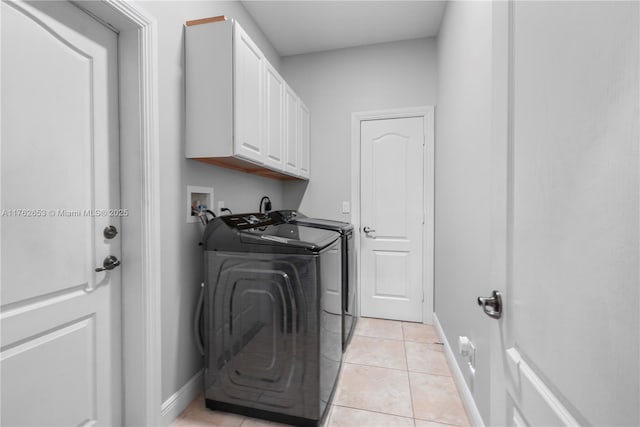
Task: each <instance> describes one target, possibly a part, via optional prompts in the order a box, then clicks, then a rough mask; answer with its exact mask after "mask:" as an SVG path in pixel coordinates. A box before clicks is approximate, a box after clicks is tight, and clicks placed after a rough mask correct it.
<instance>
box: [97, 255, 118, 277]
mask: <svg viewBox="0 0 640 427" xmlns="http://www.w3.org/2000/svg"><path fill="white" fill-rule="evenodd" d="M119 265H120V260H119V259H118V258H116V257H114V256H113V255H109V256H107V257H106V258H105V259H104V261H103V262H102V267H98V268H96V273H99V272H101V271H105V270H113V269H114V268H116V267H117V266H119Z"/></svg>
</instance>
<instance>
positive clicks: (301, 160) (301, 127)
mask: <svg viewBox="0 0 640 427" xmlns="http://www.w3.org/2000/svg"><path fill="white" fill-rule="evenodd" d="M298 150H299V153H298V173H299V175H300V176H301V177H303V178H309V110H308V109H307V107H306V105H304V104H303V103H302V101H301V100H299V101H298Z"/></svg>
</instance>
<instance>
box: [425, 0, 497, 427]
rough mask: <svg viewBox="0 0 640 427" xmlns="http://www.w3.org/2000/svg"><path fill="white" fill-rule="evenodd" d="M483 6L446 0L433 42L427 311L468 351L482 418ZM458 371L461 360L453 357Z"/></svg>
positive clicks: (486, 47)
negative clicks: (431, 249) (431, 298)
mask: <svg viewBox="0 0 640 427" xmlns="http://www.w3.org/2000/svg"><path fill="white" fill-rule="evenodd" d="M491 22H492V21H491V4H490V3H489V2H449V3H448V5H447V9H446V11H445V16H444V20H443V23H442V26H441V29H440V34H439V36H438V103H437V109H436V158H435V163H436V178H435V180H436V190H435V193H436V202H435V224H436V226H435V312H436V314H437V316H438V319H439V320H440V323H441V325H442V327H443V329H444V331H445V334H446V335H447V339H448V340H449V342H450V343H451V345H452V347H453V348H454V349H456V348H457V342H458V336H461V335H463V336H467V337H469V338H470V339H471V340H472V341H473V342H474V344H475V345H476V348H477V351H476V377H475V381H473V382H472V381H471V380H470V379H469V376H468V375H466V379H467V382H468V384H469V386H470V388H471V389H472V392H473V395H474V399H475V401H476V404H477V406H478V409H479V410H480V413H481V415H482V417H483V418H484V420H485V422H488V416H489V377H488V375H489V342H488V341H489V329H488V327H489V326H490V325H491V323H490V322H488V321H487V319H488V318H486V316H485V315H484V314H482V310H481V309H480V308H479V307H478V306H477V305H476V298H477V297H478V296H479V295H485V294H486V295H487V296H489V294H490V291H491V289H492V288H491V284H490V279H489V275H490V269H489V268H490V265H491V262H490V261H491V260H490V255H491V242H490V237H491V236H490V231H491V211H490V209H491V170H490V142H491V140H490V133H491V42H492V39H491V31H492V27H491ZM458 364H459V366H460V368H461V370H462V372H463V373H468V370H467V369H466V361H464V362H463V360H462V359H461V358H460V357H459V356H458Z"/></svg>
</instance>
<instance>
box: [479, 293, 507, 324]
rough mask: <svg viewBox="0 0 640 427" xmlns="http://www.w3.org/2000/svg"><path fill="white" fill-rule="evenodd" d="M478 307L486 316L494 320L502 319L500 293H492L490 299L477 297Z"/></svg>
mask: <svg viewBox="0 0 640 427" xmlns="http://www.w3.org/2000/svg"><path fill="white" fill-rule="evenodd" d="M478 305H479V306H480V307H482V309H483V310H484V312H485V314H486V315H487V316H489V317H491V318H494V319H499V318H501V317H502V294H501V293H500V291H493V292H492V293H491V296H490V297H478Z"/></svg>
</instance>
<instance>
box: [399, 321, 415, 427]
mask: <svg viewBox="0 0 640 427" xmlns="http://www.w3.org/2000/svg"><path fill="white" fill-rule="evenodd" d="M400 327H401V328H402V349H403V350H404V363H405V364H406V366H407V371H406V372H407V383H408V384H409V399H410V401H409V403H411V416H412V418H413V426H414V427H415V425H416V411H415V410H414V409H413V392H412V391H411V374H410V373H409V355H408V354H407V341H406V340H405V339H404V324H400Z"/></svg>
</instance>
